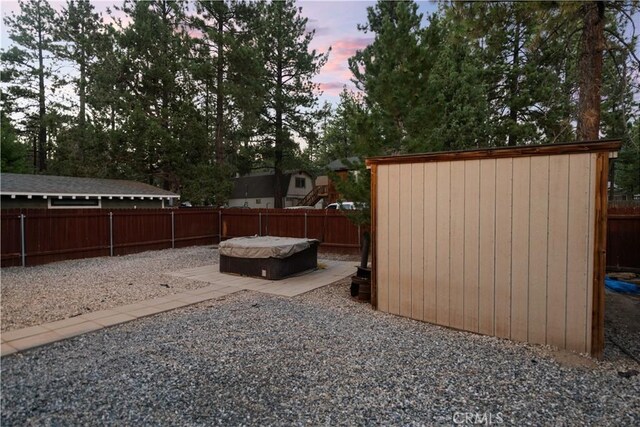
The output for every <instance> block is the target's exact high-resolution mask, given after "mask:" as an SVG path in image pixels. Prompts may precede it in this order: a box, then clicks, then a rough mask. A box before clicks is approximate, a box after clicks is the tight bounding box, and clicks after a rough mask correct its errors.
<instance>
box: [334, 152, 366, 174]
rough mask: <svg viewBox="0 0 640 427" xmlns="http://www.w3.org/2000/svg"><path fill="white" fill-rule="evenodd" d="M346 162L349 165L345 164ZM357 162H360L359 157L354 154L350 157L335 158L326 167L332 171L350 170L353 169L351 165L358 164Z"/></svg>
mask: <svg viewBox="0 0 640 427" xmlns="http://www.w3.org/2000/svg"><path fill="white" fill-rule="evenodd" d="M347 163H350V165H347ZM358 164H360V158H358V157H356V156H352V157H347V158H343V159H336V160H334V161H332V162H331V163H329V164H328V165H327V169H329V170H330V171H334V172H336V171H341V170H351V169H353V166H351V165H358Z"/></svg>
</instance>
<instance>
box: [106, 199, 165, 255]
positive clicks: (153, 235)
mask: <svg viewBox="0 0 640 427" xmlns="http://www.w3.org/2000/svg"><path fill="white" fill-rule="evenodd" d="M169 248H171V210H170V209H144V210H143V209H133V210H128V209H127V210H114V211H113V254H114V255H128V254H133V253H138V252H144V251H152V250H159V249H169Z"/></svg>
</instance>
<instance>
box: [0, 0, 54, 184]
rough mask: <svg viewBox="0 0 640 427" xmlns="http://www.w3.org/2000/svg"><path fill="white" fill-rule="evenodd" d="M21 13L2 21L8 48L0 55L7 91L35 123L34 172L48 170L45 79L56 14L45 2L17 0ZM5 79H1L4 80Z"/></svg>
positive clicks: (52, 44) (52, 42)
mask: <svg viewBox="0 0 640 427" xmlns="http://www.w3.org/2000/svg"><path fill="white" fill-rule="evenodd" d="M18 4H19V6H20V12H19V13H18V14H16V13H13V14H11V15H9V16H6V17H5V18H4V23H5V25H6V26H7V28H8V33H9V39H10V40H11V41H12V46H11V48H10V49H8V50H6V51H4V52H3V53H2V61H3V63H4V67H3V68H4V69H3V73H7V74H8V75H9V76H10V77H11V80H10V85H9V88H8V90H9V91H10V92H11V93H12V94H13V96H15V97H17V98H19V99H20V100H21V103H23V104H25V105H24V107H23V106H21V107H20V108H23V109H24V110H25V112H26V116H27V117H35V118H36V120H37V123H38V128H37V143H36V145H35V147H34V152H36V153H37V161H36V164H37V170H38V171H39V172H44V171H45V170H46V169H47V154H48V150H49V147H48V143H47V101H48V100H47V91H46V88H47V84H46V83H47V80H48V79H50V78H52V72H51V62H50V60H49V58H48V57H50V56H51V55H52V52H53V51H54V49H55V47H54V21H55V13H54V10H53V9H52V8H51V6H50V5H49V3H48V2H46V1H44V0H19V1H18ZM3 80H4V79H3Z"/></svg>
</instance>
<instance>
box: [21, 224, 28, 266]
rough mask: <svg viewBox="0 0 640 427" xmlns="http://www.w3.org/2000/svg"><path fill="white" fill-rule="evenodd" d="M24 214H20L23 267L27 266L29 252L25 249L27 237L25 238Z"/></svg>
mask: <svg viewBox="0 0 640 427" xmlns="http://www.w3.org/2000/svg"><path fill="white" fill-rule="evenodd" d="M24 219H25V216H24V214H20V258H21V261H22V266H23V267H26V266H27V259H26V258H27V250H26V247H25V236H24Z"/></svg>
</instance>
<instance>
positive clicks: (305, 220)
mask: <svg viewBox="0 0 640 427" xmlns="http://www.w3.org/2000/svg"><path fill="white" fill-rule="evenodd" d="M304 238H305V239H306V238H307V213H306V212H305V213H304Z"/></svg>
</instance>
